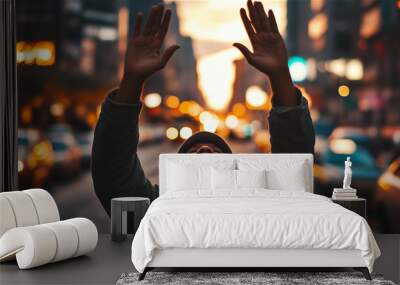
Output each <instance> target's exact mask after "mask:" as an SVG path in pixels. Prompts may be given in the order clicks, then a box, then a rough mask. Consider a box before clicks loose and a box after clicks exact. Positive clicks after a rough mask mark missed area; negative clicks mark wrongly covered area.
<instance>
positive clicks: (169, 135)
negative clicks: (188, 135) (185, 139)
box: [165, 127, 179, 140]
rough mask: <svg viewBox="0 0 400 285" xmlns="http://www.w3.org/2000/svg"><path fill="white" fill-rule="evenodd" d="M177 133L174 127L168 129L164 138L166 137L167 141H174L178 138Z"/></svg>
mask: <svg viewBox="0 0 400 285" xmlns="http://www.w3.org/2000/svg"><path fill="white" fill-rule="evenodd" d="M178 135H179V132H178V130H177V129H176V128H174V127H169V128H168V129H167V130H166V132H165V136H166V137H167V139H169V140H174V139H176V138H177V137H178Z"/></svg>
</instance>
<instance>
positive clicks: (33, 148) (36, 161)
mask: <svg viewBox="0 0 400 285" xmlns="http://www.w3.org/2000/svg"><path fill="white" fill-rule="evenodd" d="M17 147H18V187H19V188H20V189H26V188H33V187H44V186H45V185H46V183H47V180H48V177H49V174H50V172H51V169H52V167H53V164H54V152H53V147H52V145H51V143H50V141H49V140H47V139H45V138H43V137H42V136H41V134H40V132H39V130H36V129H19V130H18V146H17Z"/></svg>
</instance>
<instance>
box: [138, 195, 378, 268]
mask: <svg viewBox="0 0 400 285" xmlns="http://www.w3.org/2000/svg"><path fill="white" fill-rule="evenodd" d="M165 248H275V249H278V248H302V249H308V248H309V249H358V250H360V251H361V255H362V258H363V259H364V260H365V264H366V266H367V267H368V269H369V271H370V272H372V267H373V263H374V260H375V259H376V258H377V257H379V255H380V250H379V248H378V246H377V244H376V241H375V239H374V237H373V235H372V232H371V229H370V227H369V226H368V223H367V222H366V221H365V219H363V218H362V217H360V216H359V215H357V214H355V213H353V212H351V211H349V210H347V209H344V208H343V207H341V206H339V205H337V204H335V203H333V202H332V201H330V200H329V199H328V198H326V197H323V196H320V195H316V194H311V193H307V192H299V191H277V190H265V189H264V190H258V189H249V190H240V191H234V192H229V191H227V192H224V191H219V192H218V193H217V196H216V193H206V192H201V193H199V192H197V191H184V192H179V193H177V192H172V193H167V194H164V195H163V196H161V197H159V198H158V199H156V200H155V201H154V202H153V203H152V204H151V206H150V208H149V210H148V211H147V213H146V215H145V217H144V218H143V220H142V221H141V223H140V226H139V228H138V231H137V233H136V235H135V237H134V240H133V243H132V262H133V264H134V266H135V268H136V269H137V270H138V271H139V272H143V270H144V268H145V267H146V265H147V264H148V263H149V262H150V261H151V260H152V257H153V252H154V250H155V249H165Z"/></svg>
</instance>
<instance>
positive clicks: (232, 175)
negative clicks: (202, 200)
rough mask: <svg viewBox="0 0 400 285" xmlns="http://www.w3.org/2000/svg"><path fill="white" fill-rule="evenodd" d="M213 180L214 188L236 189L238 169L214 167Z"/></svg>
mask: <svg viewBox="0 0 400 285" xmlns="http://www.w3.org/2000/svg"><path fill="white" fill-rule="evenodd" d="M211 181H212V182H211V184H212V186H211V187H212V189H213V190H219V189H224V190H231V191H232V190H236V188H237V187H236V170H232V169H216V168H214V167H213V168H212V171H211Z"/></svg>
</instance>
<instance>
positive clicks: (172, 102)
mask: <svg viewBox="0 0 400 285" xmlns="http://www.w3.org/2000/svg"><path fill="white" fill-rule="evenodd" d="M165 105H167V107H168V108H171V109H175V108H178V107H179V98H178V97H176V96H174V95H170V96H168V97H167V99H166V100H165Z"/></svg>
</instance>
